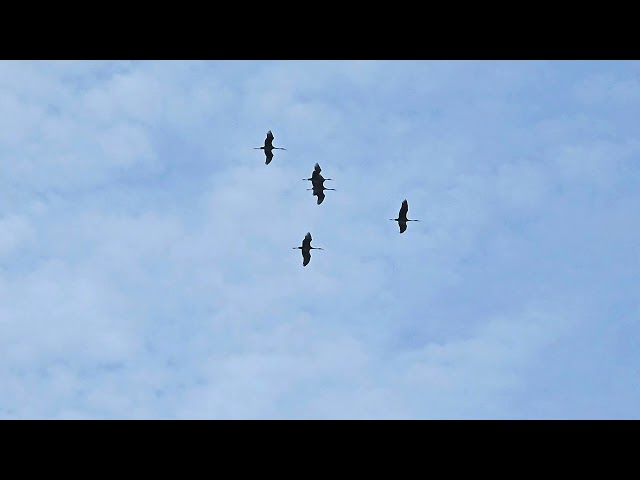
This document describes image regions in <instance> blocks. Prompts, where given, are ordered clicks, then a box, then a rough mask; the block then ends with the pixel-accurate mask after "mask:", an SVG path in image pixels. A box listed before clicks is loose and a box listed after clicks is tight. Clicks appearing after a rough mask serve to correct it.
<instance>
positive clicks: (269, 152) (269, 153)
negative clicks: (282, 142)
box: [253, 130, 286, 165]
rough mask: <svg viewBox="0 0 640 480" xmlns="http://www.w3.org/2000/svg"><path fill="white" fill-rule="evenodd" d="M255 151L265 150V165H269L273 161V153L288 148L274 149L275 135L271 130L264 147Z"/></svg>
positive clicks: (256, 148)
mask: <svg viewBox="0 0 640 480" xmlns="http://www.w3.org/2000/svg"><path fill="white" fill-rule="evenodd" d="M253 149H254V150H264V155H265V157H266V160H265V162H264V163H265V164H267V165H269V164H270V163H271V160H273V151H274V150H286V148H281V147H274V146H273V133H271V130H269V131H268V132H267V138H265V139H264V145H263V146H262V147H254V148H253Z"/></svg>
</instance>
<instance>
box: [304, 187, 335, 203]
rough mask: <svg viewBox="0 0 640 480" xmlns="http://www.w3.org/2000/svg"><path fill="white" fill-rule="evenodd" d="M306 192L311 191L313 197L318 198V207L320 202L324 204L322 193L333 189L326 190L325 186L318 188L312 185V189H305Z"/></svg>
mask: <svg viewBox="0 0 640 480" xmlns="http://www.w3.org/2000/svg"><path fill="white" fill-rule="evenodd" d="M307 190H313V195H315V196H316V197H318V201H317V203H318V205H320V204H321V203H322V202H324V197H325V195H324V191H325V190H335V188H327V187H325V186H320V185H314V186H313V188H307Z"/></svg>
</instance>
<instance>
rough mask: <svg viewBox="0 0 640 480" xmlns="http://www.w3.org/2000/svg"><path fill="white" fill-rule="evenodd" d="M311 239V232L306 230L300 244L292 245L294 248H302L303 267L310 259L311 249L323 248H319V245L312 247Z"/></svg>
mask: <svg viewBox="0 0 640 480" xmlns="http://www.w3.org/2000/svg"><path fill="white" fill-rule="evenodd" d="M311 240H312V238H311V233H310V232H307V234H306V235H305V236H304V240H302V246H301V247H293V249H294V250H295V249H297V248H299V249H300V250H302V266H303V267H306V266H307V265H309V262H310V261H311V250H323V249H322V248H319V247H312V246H311Z"/></svg>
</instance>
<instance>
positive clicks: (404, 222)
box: [389, 198, 420, 233]
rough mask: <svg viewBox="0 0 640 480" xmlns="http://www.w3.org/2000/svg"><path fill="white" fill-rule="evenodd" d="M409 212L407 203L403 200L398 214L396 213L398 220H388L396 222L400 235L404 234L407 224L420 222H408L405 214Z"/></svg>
mask: <svg viewBox="0 0 640 480" xmlns="http://www.w3.org/2000/svg"><path fill="white" fill-rule="evenodd" d="M408 211H409V202H407V199H406V198H405V199H404V200H403V201H402V206H401V207H400V212H399V213H398V218H390V219H389V220H393V221H396V222H398V226H399V227H400V233H404V231H405V230H406V229H407V222H419V221H420V220H409V219H408V218H407V212H408Z"/></svg>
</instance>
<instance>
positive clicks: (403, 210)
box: [398, 199, 409, 218]
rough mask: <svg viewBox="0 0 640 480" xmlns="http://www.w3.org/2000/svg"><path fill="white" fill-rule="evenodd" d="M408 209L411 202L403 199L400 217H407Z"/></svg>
mask: <svg viewBox="0 0 640 480" xmlns="http://www.w3.org/2000/svg"><path fill="white" fill-rule="evenodd" d="M408 211H409V203H408V202H407V200H406V199H405V200H403V201H402V206H401V207H400V213H398V218H407V212H408Z"/></svg>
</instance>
